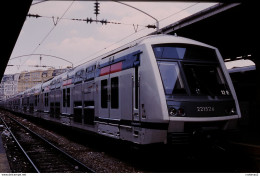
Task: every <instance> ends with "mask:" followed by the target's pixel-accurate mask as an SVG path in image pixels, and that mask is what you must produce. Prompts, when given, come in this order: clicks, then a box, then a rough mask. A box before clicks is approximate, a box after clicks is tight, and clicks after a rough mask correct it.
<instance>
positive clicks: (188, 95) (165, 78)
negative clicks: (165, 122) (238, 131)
mask: <svg viewBox="0 0 260 176" xmlns="http://www.w3.org/2000/svg"><path fill="white" fill-rule="evenodd" d="M152 47H153V52H154V55H155V57H156V61H157V65H158V69H159V72H160V76H161V80H162V84H163V89H164V93H165V99H166V104H167V109H168V114H169V126H168V133H167V142H168V143H173V144H178V143H186V142H189V141H190V139H192V138H194V137H196V136H199V137H202V136H207V137H209V136H210V135H213V134H216V133H217V134H220V132H223V131H228V130H231V129H235V127H236V119H238V118H239V117H240V110H239V107H238V102H237V99H236V94H235V91H234V88H233V86H232V82H231V81H230V78H229V75H228V74H227V71H226V68H225V66H223V65H224V63H223V59H222V58H221V56H220V54H219V52H218V50H217V49H215V48H209V47H205V46H199V45H193V44H192V45H191V44H159V45H153V46H152Z"/></svg>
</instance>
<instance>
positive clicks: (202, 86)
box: [183, 64, 230, 96]
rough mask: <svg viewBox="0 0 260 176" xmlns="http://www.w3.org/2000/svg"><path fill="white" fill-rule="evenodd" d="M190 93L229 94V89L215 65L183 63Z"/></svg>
mask: <svg viewBox="0 0 260 176" xmlns="http://www.w3.org/2000/svg"><path fill="white" fill-rule="evenodd" d="M183 68H184V72H185V75H186V77H187V81H188V85H189V88H190V91H191V94H195V95H210V96H216V95H225V96H227V95H230V91H229V89H228V86H227V84H226V82H225V79H224V77H223V75H222V72H221V71H220V69H219V68H218V66H217V65H194V64H184V65H183Z"/></svg>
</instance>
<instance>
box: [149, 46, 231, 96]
mask: <svg viewBox="0 0 260 176" xmlns="http://www.w3.org/2000/svg"><path fill="white" fill-rule="evenodd" d="M153 50H154V54H155V57H156V60H157V64H158V68H159V70H160V74H161V78H162V82H163V85H164V90H165V94H166V95H178V94H182V95H187V94H190V95H203V96H228V95H230V90H229V88H228V85H227V83H226V79H225V78H224V75H223V72H222V70H221V68H220V67H219V62H218V59H217V56H216V52H215V50H213V49H210V48H206V47H201V46H195V45H184V44H180V46H176V45H155V46H153ZM184 60H185V62H184Z"/></svg>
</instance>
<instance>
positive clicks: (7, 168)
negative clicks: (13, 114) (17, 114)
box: [0, 129, 11, 173]
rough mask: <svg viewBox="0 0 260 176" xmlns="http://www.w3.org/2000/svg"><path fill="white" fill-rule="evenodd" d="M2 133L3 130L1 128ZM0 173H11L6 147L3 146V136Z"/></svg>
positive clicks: (0, 143)
mask: <svg viewBox="0 0 260 176" xmlns="http://www.w3.org/2000/svg"><path fill="white" fill-rule="evenodd" d="M0 134H2V130H1V129H0ZM0 173H11V169H10V166H9V162H8V160H7V156H6V152H5V148H4V146H3V141H2V137H1V136H0Z"/></svg>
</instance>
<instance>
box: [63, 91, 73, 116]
mask: <svg viewBox="0 0 260 176" xmlns="http://www.w3.org/2000/svg"><path fill="white" fill-rule="evenodd" d="M70 99H71V89H70V87H67V86H65V87H64V88H63V89H62V113H63V114H71V108H70V107H71V102H70Z"/></svg>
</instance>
